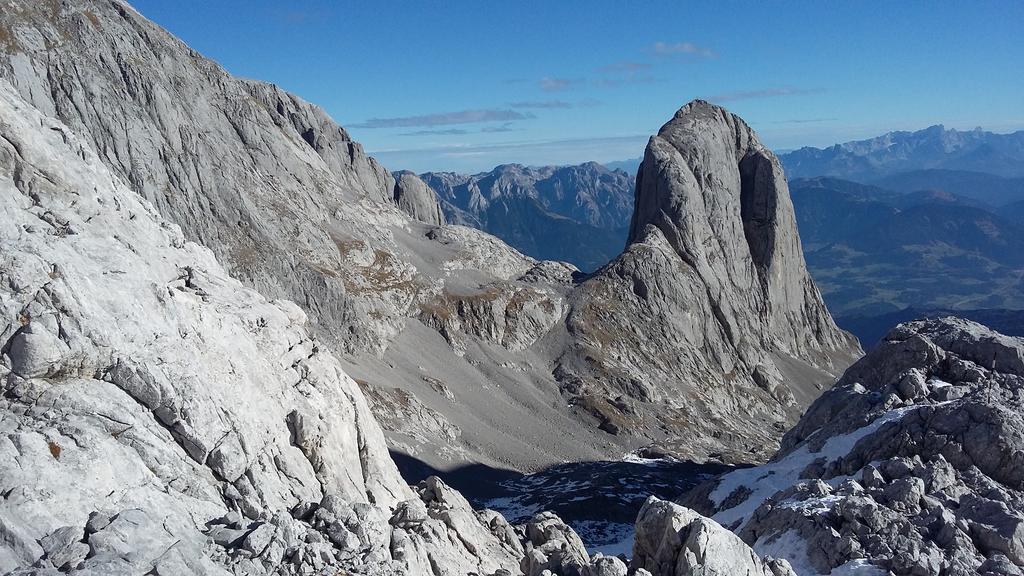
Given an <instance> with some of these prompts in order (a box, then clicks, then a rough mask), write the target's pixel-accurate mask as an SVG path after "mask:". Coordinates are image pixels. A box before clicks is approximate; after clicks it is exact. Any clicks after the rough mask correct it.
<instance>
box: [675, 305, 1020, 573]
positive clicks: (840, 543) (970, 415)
mask: <svg viewBox="0 0 1024 576" xmlns="http://www.w3.org/2000/svg"><path fill="white" fill-rule="evenodd" d="M1022 391H1024V341H1022V340H1021V339H1018V338H1010V337H1006V336H1003V335H1000V334H998V333H995V332H992V331H991V330H989V329H987V328H985V327H984V326H981V325H979V324H976V323H973V322H969V321H966V320H961V319H957V318H943V319H937V320H926V321H917V322H910V323H907V324H903V325H900V326H898V327H896V328H895V329H893V330H892V331H891V332H890V333H889V334H888V336H887V337H886V338H885V340H884V341H883V342H882V343H881V344H880V345H879V346H878V347H877V348H875V349H874V350H872V351H871V352H870V353H869V354H868V355H867V356H865V357H864V358H863V359H861V360H860V361H859V362H857V363H856V364H854V365H853V366H852V367H850V369H849V370H847V372H846V373H845V375H844V376H843V378H842V379H841V380H840V381H839V382H838V383H837V384H836V386H835V387H834V388H833V389H831V390H829V391H828V392H826V393H825V394H824V395H823V396H822V397H821V398H820V399H819V400H818V401H816V402H815V403H814V404H813V405H812V406H811V408H810V409H809V410H808V412H807V414H806V415H805V416H804V417H803V418H802V419H801V420H800V423H799V424H798V425H797V426H796V427H795V428H793V430H791V431H790V432H789V433H788V434H786V436H785V438H784V439H783V441H782V449H781V450H780V451H779V453H778V454H777V455H776V456H775V458H774V459H773V460H772V461H771V462H769V463H768V464H765V465H763V466H759V467H755V468H749V469H743V470H738V471H735V472H731V473H729V474H726V475H724V476H722V477H720V478H719V479H717V480H713V481H711V482H709V483H708V484H706V485H704V486H702V487H699V488H697V489H695V490H694V491H692V492H691V493H690V494H688V495H687V496H686V497H685V498H684V500H683V502H684V503H685V504H686V505H688V506H690V507H692V508H695V509H697V510H699V511H700V512H702V513H704V514H706V515H708V516H711V517H712V518H714V519H715V520H716V521H718V522H719V523H720V524H722V525H723V526H726V527H728V528H730V529H731V530H733V532H735V533H736V534H737V535H738V536H739V537H740V538H742V539H743V541H744V542H746V543H747V544H748V545H750V546H751V547H752V548H753V549H754V550H755V551H757V552H758V553H761V554H773V555H776V556H781V557H785V558H786V559H788V560H789V561H790V562H791V563H792V565H793V566H794V567H795V568H797V571H798V573H800V574H830V573H831V574H837V573H842V574H847V573H865V574H875V573H877V574H886V573H888V574H895V575H897V576H900V575H910V574H914V575H926V574H934V575H939V574H941V575H967V574H1020V573H1022V567H1024V538H1022V534H1024V417H1022V415H1021V412H1020V410H1019V407H1020V405H1021V400H1022V399H1021V395H1022ZM855 568H856V570H858V571H854V569H855Z"/></svg>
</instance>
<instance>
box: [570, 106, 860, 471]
mask: <svg viewBox="0 0 1024 576" xmlns="http://www.w3.org/2000/svg"><path fill="white" fill-rule="evenodd" d="M629 242H630V244H629V246H628V247H627V248H626V251H625V252H624V253H623V254H622V255H621V256H620V257H619V258H617V259H616V260H614V261H612V262H611V263H610V264H609V265H608V266H606V267H605V268H603V269H602V270H600V271H599V272H598V273H596V274H595V275H594V276H593V277H591V278H589V279H587V280H586V281H585V282H583V283H582V285H581V286H580V288H579V290H577V291H576V292H575V293H574V294H573V295H572V297H571V303H572V308H571V311H570V313H569V316H568V319H567V324H568V328H569V331H570V333H571V334H572V335H573V336H574V340H573V348H572V350H571V352H570V353H569V354H567V355H566V356H564V357H563V358H562V359H561V366H560V369H561V374H562V375H563V378H562V382H563V385H565V386H568V387H569V388H570V393H572V394H574V395H577V396H580V397H583V396H588V395H593V394H595V393H600V392H598V391H602V390H603V391H604V392H603V395H604V396H614V394H621V395H623V396H624V397H625V398H626V399H628V400H630V401H639V402H643V403H657V404H661V405H667V406H669V407H670V408H669V409H668V410H665V409H661V410H660V412H661V413H660V414H659V415H658V416H657V419H658V420H659V421H660V422H661V423H662V424H663V425H667V426H670V427H673V428H676V429H679V428H681V429H682V430H685V431H686V432H685V433H684V434H685V435H686V437H687V444H688V445H689V448H686V447H681V448H682V450H683V451H684V452H685V451H687V450H689V453H690V455H692V456H696V457H700V455H701V454H705V455H706V454H708V453H723V452H730V451H732V454H730V455H728V457H731V458H735V459H740V460H742V459H750V458H752V457H754V458H756V457H757V456H759V455H763V456H764V457H766V456H768V455H769V454H770V452H769V450H770V449H771V447H772V446H773V444H774V441H773V439H772V437H773V436H774V434H775V433H777V432H776V431H778V430H780V429H785V428H787V427H788V426H789V425H791V424H792V423H794V422H795V421H796V419H797V417H798V416H799V414H800V411H801V410H802V408H803V407H804V406H806V405H807V404H808V403H809V402H810V401H811V400H813V399H814V398H815V397H816V396H817V394H818V393H819V390H818V387H819V386H821V384H822V380H823V379H826V378H828V376H827V375H828V374H835V375H838V373H839V372H840V371H841V370H842V369H844V368H845V367H846V366H847V365H848V363H849V362H850V361H851V360H852V359H853V358H854V357H855V356H856V355H857V354H858V353H859V346H858V345H857V343H856V341H855V340H854V339H853V338H852V337H851V336H849V335H848V334H846V333H845V332H843V331H841V330H840V329H839V328H837V327H836V325H835V323H834V322H833V321H832V318H831V317H830V316H829V314H828V311H827V310H826V308H825V305H824V304H823V303H822V300H821V296H820V295H819V293H818V290H817V288H816V287H815V286H814V283H813V281H812V280H811V278H810V276H809V275H808V273H807V270H806V267H805V265H804V260H803V253H802V250H801V247H800V240H799V237H798V235H797V229H796V222H795V217H794V214H793V207H792V203H791V202H790V199H789V192H788V189H787V187H786V180H785V176H784V175H783V174H782V169H781V167H780V165H779V162H778V159H777V158H776V157H775V155H774V154H772V152H771V151H770V150H768V149H767V148H765V147H764V145H762V144H761V142H760V141H759V140H758V139H757V136H756V135H755V134H754V133H753V131H752V130H751V129H750V127H749V126H747V125H746V123H744V122H743V120H741V119H740V118H738V117H737V116H735V115H733V114H730V113H729V112H727V111H725V110H724V109H722V108H719V107H717V106H714V105H711V104H708V103H707V102H703V101H699V100H697V101H694V102H691V103H689V104H687V105H686V106H684V107H683V108H681V109H680V110H679V111H678V112H677V113H676V115H675V117H674V118H673V119H672V120H671V121H669V122H668V123H667V124H665V125H664V126H663V127H662V128H661V130H660V131H659V132H658V134H657V135H656V136H653V137H652V138H651V140H650V143H649V144H648V146H647V152H646V154H645V157H644V161H643V164H642V165H641V167H640V171H639V174H638V178H637V193H636V209H635V212H634V214H633V221H632V227H631V230H630V236H629ZM723 375H724V376H725V377H724V378H723ZM612 412H614V410H613V411H612ZM618 412H619V413H618V415H617V416H615V417H614V418H618V419H620V420H623V421H625V422H629V421H631V420H636V418H635V417H634V416H633V415H631V414H629V413H626V412H625V411H618ZM637 412H643V410H637ZM698 414H699V416H697V415H698ZM608 418H609V419H614V418H613V417H611V416H609V417H608ZM627 425H628V424H627ZM740 438H742V439H743V440H739V439H740ZM694 439H696V440H694Z"/></svg>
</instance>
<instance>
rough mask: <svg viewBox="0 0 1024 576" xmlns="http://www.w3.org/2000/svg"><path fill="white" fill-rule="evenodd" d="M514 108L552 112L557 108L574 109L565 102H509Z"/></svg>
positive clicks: (570, 104)
mask: <svg viewBox="0 0 1024 576" xmlns="http://www.w3.org/2000/svg"><path fill="white" fill-rule="evenodd" d="M509 106H510V107H512V108H540V109H545V110H551V109H555V108H572V107H573V105H572V103H571V102H566V101H565V100H530V101H525V102H509Z"/></svg>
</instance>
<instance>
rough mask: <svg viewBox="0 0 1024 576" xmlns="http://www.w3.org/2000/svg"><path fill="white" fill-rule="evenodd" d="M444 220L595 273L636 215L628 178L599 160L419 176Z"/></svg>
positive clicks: (619, 248)
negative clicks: (437, 201) (439, 205)
mask: <svg viewBox="0 0 1024 576" xmlns="http://www.w3.org/2000/svg"><path fill="white" fill-rule="evenodd" d="M422 177H423V179H424V181H426V183H427V184H429V185H430V187H431V188H433V189H434V191H435V192H436V193H437V195H438V196H439V197H440V199H441V203H442V206H443V209H444V211H445V213H446V214H447V215H448V219H449V221H451V222H455V223H457V224H464V225H466V226H473V227H475V228H479V229H481V230H484V231H486V232H490V233H491V234H494V235H495V236H497V237H499V238H501V239H502V240H504V241H506V242H508V243H509V244H510V245H512V246H513V247H515V248H516V249H517V250H520V251H521V252H523V253H524V254H529V255H531V256H533V257H534V258H539V259H545V260H561V261H566V262H570V263H572V264H573V265H575V266H576V267H578V268H579V269H581V270H585V271H592V270H595V269H597V268H599V267H600V266H602V265H604V264H605V263H607V262H608V261H609V260H611V259H612V258H614V257H615V256H617V255H618V254H619V253H620V252H621V251H622V247H623V245H624V244H625V237H626V232H627V231H628V228H629V217H630V214H632V212H633V186H634V183H633V177H632V175H631V174H628V173H626V172H624V171H622V170H609V169H608V168H606V167H605V166H602V165H600V164H597V163H596V162H587V163H584V164H580V165H577V166H541V167H527V166H522V165H519V164H504V165H502V166H498V167H496V168H494V170H491V171H490V172H483V173H480V174H473V175H465V174H455V173H452V172H427V173H425V174H423V175H422Z"/></svg>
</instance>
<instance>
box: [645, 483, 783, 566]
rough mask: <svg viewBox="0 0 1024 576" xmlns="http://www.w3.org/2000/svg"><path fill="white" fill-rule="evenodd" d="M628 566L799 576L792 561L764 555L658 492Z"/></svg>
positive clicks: (648, 506) (650, 501) (648, 505)
mask: <svg viewBox="0 0 1024 576" xmlns="http://www.w3.org/2000/svg"><path fill="white" fill-rule="evenodd" d="M629 567H630V571H631V572H633V573H637V572H638V571H640V570H646V571H647V572H649V573H650V574H652V575H653V576H705V575H707V576H713V575H718V574H722V575H725V574H730V575H736V576H796V574H795V573H794V572H793V570H792V568H791V567H790V566H789V563H788V562H786V561H784V560H782V561H780V560H775V559H772V558H761V557H760V556H758V555H757V553H755V552H754V551H753V550H751V548H750V546H747V545H746V544H745V543H744V542H743V540H741V539H740V538H739V537H738V536H736V535H735V534H733V533H732V532H730V531H728V530H726V529H725V528H723V527H721V526H720V525H718V523H717V522H715V521H714V520H710V519H708V518H705V517H703V516H701V515H700V514H698V513H696V512H694V511H693V510H690V509H688V508H684V507H683V506H680V505H678V504H674V503H672V502H667V501H665V500H659V499H658V498H655V497H654V496H651V497H650V498H649V499H648V500H647V502H646V503H645V504H644V507H643V508H642V509H641V510H640V514H639V516H638V517H637V519H636V543H635V545H634V547H633V558H632V561H631V562H630V565H629Z"/></svg>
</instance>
